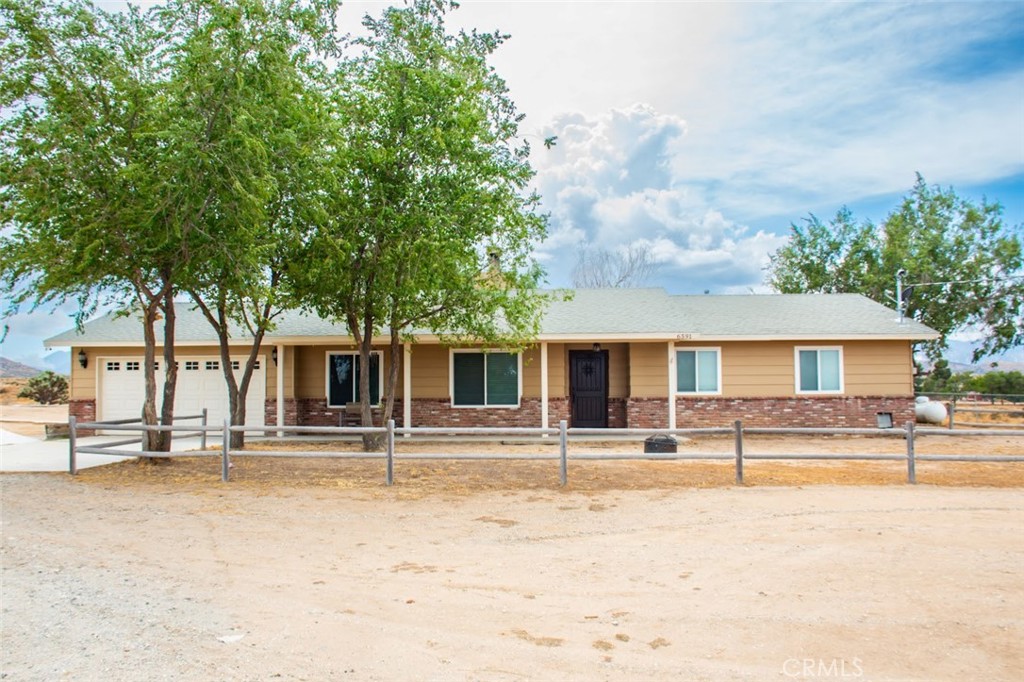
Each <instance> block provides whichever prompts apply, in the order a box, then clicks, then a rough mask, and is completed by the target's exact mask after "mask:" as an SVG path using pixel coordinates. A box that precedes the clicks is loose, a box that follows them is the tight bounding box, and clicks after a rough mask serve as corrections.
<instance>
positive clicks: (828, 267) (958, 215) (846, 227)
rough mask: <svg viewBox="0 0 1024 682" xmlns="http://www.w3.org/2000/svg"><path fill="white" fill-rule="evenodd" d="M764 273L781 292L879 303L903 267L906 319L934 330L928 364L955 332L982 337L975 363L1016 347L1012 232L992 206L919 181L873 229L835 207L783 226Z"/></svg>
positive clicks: (1017, 290) (1023, 328)
mask: <svg viewBox="0 0 1024 682" xmlns="http://www.w3.org/2000/svg"><path fill="white" fill-rule="evenodd" d="M767 270H768V273H767V278H766V280H767V283H768V284H769V286H771V287H772V288H774V289H775V290H776V291H779V292H782V293H804V292H823V293H833V292H851V293H861V294H864V295H865V296H867V297H869V298H871V299H873V300H875V301H878V302H879V303H883V304H886V305H893V304H894V295H895V292H894V282H895V279H896V273H897V272H898V271H899V270H905V271H906V273H907V275H906V279H905V281H906V283H907V284H908V285H910V288H909V289H908V291H907V292H906V295H905V301H904V303H905V311H906V313H907V315H909V316H910V317H913V318H914V319H916V320H919V321H921V322H923V323H924V324H927V325H929V326H930V327H932V328H933V329H935V330H936V331H938V332H939V333H940V334H941V338H940V339H938V340H937V341H936V342H934V343H931V344H929V345H928V348H927V350H928V353H929V355H931V356H932V357H933V358H937V357H939V356H940V355H941V352H942V350H943V349H944V348H946V346H947V340H948V338H949V335H950V334H952V333H953V332H955V331H956V330H958V329H963V328H965V327H972V326H973V327H978V328H980V329H983V330H984V331H985V333H986V338H985V340H984V341H983V343H982V344H981V346H980V347H979V348H978V349H977V350H976V352H975V357H976V358H980V357H983V356H985V355H989V354H993V353H999V352H1002V351H1005V350H1007V349H1010V348H1013V347H1015V346H1019V345H1021V344H1024V255H1022V238H1021V227H1020V226H1013V227H1008V226H1005V225H1003V222H1002V208H1001V207H1000V206H999V204H998V203H988V202H987V201H982V203H981V205H980V206H978V205H975V204H974V203H972V202H971V201H968V200H966V199H962V198H960V197H959V196H957V195H956V193H955V192H954V191H953V190H952V189H948V190H943V189H941V188H939V187H937V186H929V185H927V184H926V183H925V181H924V179H923V178H922V177H921V176H920V175H918V176H917V183H916V184H915V186H914V189H913V190H912V191H911V192H910V193H909V194H908V195H907V196H906V197H904V199H903V201H902V203H901V205H900V206H899V208H897V209H896V210H894V211H893V212H892V213H890V214H889V215H888V216H887V217H886V219H885V221H884V222H883V223H882V224H881V225H880V226H877V227H876V226H875V225H873V224H871V223H870V222H863V223H857V222H856V221H855V220H854V218H853V215H852V214H851V213H850V211H848V210H847V209H845V208H844V209H842V210H841V211H839V212H838V213H837V214H836V217H835V218H834V219H833V220H832V221H830V222H829V223H823V222H822V221H821V220H819V219H818V218H817V217H815V216H813V215H812V216H810V217H809V218H807V219H806V220H805V221H804V224H803V225H796V224H794V225H792V226H791V235H790V239H789V242H788V243H787V244H786V245H784V246H783V247H782V248H780V249H779V250H778V251H776V252H775V253H774V254H772V256H771V262H770V263H769V265H768V269H767Z"/></svg>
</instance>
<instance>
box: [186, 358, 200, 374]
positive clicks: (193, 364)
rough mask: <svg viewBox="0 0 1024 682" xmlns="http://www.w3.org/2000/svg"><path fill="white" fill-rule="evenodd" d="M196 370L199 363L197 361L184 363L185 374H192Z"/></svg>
mask: <svg viewBox="0 0 1024 682" xmlns="http://www.w3.org/2000/svg"><path fill="white" fill-rule="evenodd" d="M197 369H199V361H198V360H186V361H185V371H186V372H194V371H195V370H197Z"/></svg>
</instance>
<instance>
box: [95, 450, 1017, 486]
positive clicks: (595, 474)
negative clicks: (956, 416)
mask: <svg viewBox="0 0 1024 682" xmlns="http://www.w3.org/2000/svg"><path fill="white" fill-rule="evenodd" d="M921 440H922V441H928V445H927V447H926V448H925V447H921V446H920V445H919V447H918V451H919V452H928V453H930V454H955V453H968V454H969V453H970V452H972V451H971V450H970V449H967V448H965V445H969V446H973V447H974V448H977V447H978V446H979V445H981V444H982V443H984V444H985V446H986V447H985V448H984V450H983V452H984V453H986V454H1016V455H1024V439H1021V438H1009V437H996V438H985V439H983V440H978V439H970V440H969V439H967V438H965V437H959V438H942V439H939V438H936V437H933V438H923V439H921ZM931 441H934V442H931ZM631 445H635V444H629V443H588V444H585V445H582V446H580V447H579V448H578V449H576V450H575V452H583V451H587V452H626V451H628V450H630V449H631ZM258 447H259V448H260V449H267V448H268V447H271V446H268V445H265V444H259V445H258ZM273 447H275V449H281V450H282V451H288V450H291V451H293V452H294V451H327V450H331V449H335V450H342V451H347V452H357V451H358V445H357V444H355V443H289V444H278V445H276V446H273ZM731 447H732V443H731V440H730V439H724V438H718V439H705V440H703V441H702V442H700V443H686V444H684V448H683V449H686V448H689V449H692V451H694V452H701V453H709V452H723V453H725V452H729V451H731ZM902 447H903V444H902V441H899V440H895V439H881V438H853V439H850V438H847V439H831V438H828V439H826V438H817V439H812V438H795V437H772V438H760V439H759V440H758V441H757V442H756V443H751V444H750V447H748V450H747V451H748V452H749V453H754V452H760V453H766V454H767V453H783V452H788V453H798V452H802V453H837V452H862V453H863V452H880V453H893V454H895V453H899V452H901V448H902ZM413 450H415V451H416V452H419V453H425V452H432V453H440V452H460V453H463V454H465V453H469V452H473V453H480V452H491V453H495V454H499V453H500V454H505V455H510V454H525V453H537V452H545V453H546V454H547V453H550V454H551V455H552V456H554V455H556V453H557V448H556V447H555V446H554V445H553V444H552V445H550V446H548V445H537V444H514V443H513V444H502V443H454V444H453V443H416V444H412V443H399V448H398V456H397V457H396V460H395V465H394V466H395V470H394V477H395V485H394V487H392V488H387V487H386V486H385V485H384V475H385V463H384V460H383V456H382V455H380V454H375V455H372V457H374V459H345V460H341V459H328V458H316V457H301V456H290V457H265V456H235V457H233V458H232V464H233V467H232V469H231V482H230V483H229V484H228V485H231V486H237V487H241V488H247V489H254V490H257V491H261V492H264V493H267V494H273V493H275V492H278V491H282V490H286V489H290V488H300V489H302V488H320V489H330V490H358V491H362V492H365V493H368V494H371V495H388V496H395V497H399V498H409V497H424V496H444V495H453V496H461V495H466V494H472V493H477V492H494V491H521V490H557V489H559V485H558V483H559V476H558V462H557V460H556V459H551V460H540V461H536V460H535V461H526V460H453V459H437V460H433V459H426V460H424V459H418V460H417V459H403V458H402V452H403V451H406V452H409V451H413ZM633 451H635V449H634V450H633ZM973 452H974V453H975V454H979V451H978V450H974V451H973ZM571 453H572V451H571ZM571 453H570V461H569V484H568V486H566V488H565V489H566V490H568V491H576V492H603V491H614V490H657V489H682V488H716V487H725V486H731V485H734V484H735V471H734V469H733V464H732V462H730V461H723V462H718V461H711V462H709V461H652V460H635V461H585V460H573V459H572V457H571ZM220 473H221V459H220V457H219V456H212V457H211V456H206V457H182V458H175V459H174V460H173V461H171V462H165V463H161V464H146V463H138V462H132V461H129V462H123V463H120V464H115V465H111V466H106V467H100V468H97V469H88V470H84V471H82V472H80V474H79V477H80V479H81V480H82V481H83V482H85V483H89V484H95V485H104V486H150V485H152V486H160V487H164V486H173V487H189V488H196V489H216V488H217V487H218V486H220V485H221V482H220ZM744 473H745V477H744V481H745V485H747V486H803V485H905V484H906V465H905V464H904V463H902V462H864V461H850V462H842V461H840V462H821V461H801V462H778V461H747V462H746V463H745V467H744ZM917 478H918V483H920V484H930V485H942V486H988V487H1001V488H1007V487H1024V464H1022V463H973V462H918V465H917Z"/></svg>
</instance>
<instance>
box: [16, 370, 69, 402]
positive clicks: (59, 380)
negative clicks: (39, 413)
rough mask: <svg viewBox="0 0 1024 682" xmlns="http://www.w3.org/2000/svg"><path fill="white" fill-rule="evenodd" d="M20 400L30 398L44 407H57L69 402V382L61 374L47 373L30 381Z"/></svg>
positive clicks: (38, 375) (20, 395)
mask: <svg viewBox="0 0 1024 682" xmlns="http://www.w3.org/2000/svg"><path fill="white" fill-rule="evenodd" d="M18 397H19V398H29V399H31V400H35V401H36V402H37V403H41V404H43V405H56V404H60V403H66V402H67V401H68V380H67V379H65V378H64V377H63V376H61V375H60V374H57V373H55V372H50V371H46V372H43V373H41V374H37V375H35V376H34V377H32V378H31V379H29V380H28V383H27V384H26V385H25V388H23V389H21V393H19V394H18Z"/></svg>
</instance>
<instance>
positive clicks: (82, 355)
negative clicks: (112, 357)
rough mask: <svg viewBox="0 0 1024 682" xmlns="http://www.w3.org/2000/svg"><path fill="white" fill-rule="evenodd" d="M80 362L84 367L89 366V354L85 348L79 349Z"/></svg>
mask: <svg viewBox="0 0 1024 682" xmlns="http://www.w3.org/2000/svg"><path fill="white" fill-rule="evenodd" d="M78 364H79V365H81V366H82V369H85V368H86V367H88V366H89V356H88V355H86V354H85V349H84V348H79V349H78Z"/></svg>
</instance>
